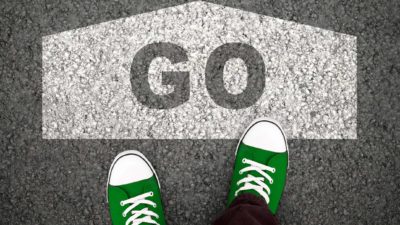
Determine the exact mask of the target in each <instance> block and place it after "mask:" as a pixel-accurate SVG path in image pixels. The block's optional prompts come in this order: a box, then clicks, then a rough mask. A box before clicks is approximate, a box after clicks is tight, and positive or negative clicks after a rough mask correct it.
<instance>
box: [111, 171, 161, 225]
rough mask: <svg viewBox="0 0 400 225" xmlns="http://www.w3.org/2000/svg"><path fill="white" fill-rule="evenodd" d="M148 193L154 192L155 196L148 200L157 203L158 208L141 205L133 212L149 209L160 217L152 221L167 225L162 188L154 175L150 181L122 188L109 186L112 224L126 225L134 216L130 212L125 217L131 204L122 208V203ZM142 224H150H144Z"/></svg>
mask: <svg viewBox="0 0 400 225" xmlns="http://www.w3.org/2000/svg"><path fill="white" fill-rule="evenodd" d="M148 192H153V196H150V197H147V198H146V200H150V201H152V202H154V203H156V205H157V206H156V207H155V208H154V207H153V206H152V205H147V204H140V205H138V206H137V207H135V208H134V209H133V210H135V211H137V210H141V209H144V208H148V209H149V210H150V211H153V212H154V213H156V214H157V215H158V216H159V218H158V219H157V218H156V217H152V219H153V220H154V221H156V222H157V223H159V224H160V225H165V219H164V211H163V207H162V203H161V194H160V188H159V186H158V182H157V178H156V177H155V176H154V175H153V176H152V177H151V178H149V179H146V180H141V181H138V182H133V183H130V184H124V185H120V186H112V185H108V199H109V200H108V201H109V209H110V215H111V221H112V224H113V225H125V223H126V221H127V220H128V218H129V217H130V216H131V215H132V214H131V212H129V213H128V214H127V215H126V216H125V217H124V216H123V212H124V210H125V209H127V208H128V207H129V206H130V205H131V204H126V205H124V206H121V201H124V200H128V199H130V198H133V197H136V196H139V195H141V194H144V193H148ZM142 217H144V216H143V215H142V216H141V217H139V218H142ZM142 224H149V223H142Z"/></svg>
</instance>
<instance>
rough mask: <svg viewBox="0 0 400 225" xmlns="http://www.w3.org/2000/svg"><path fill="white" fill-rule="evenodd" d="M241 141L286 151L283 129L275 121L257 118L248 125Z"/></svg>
mask: <svg viewBox="0 0 400 225" xmlns="http://www.w3.org/2000/svg"><path fill="white" fill-rule="evenodd" d="M243 143H244V144H246V145H249V146H252V147H256V148H260V149H264V150H268V151H272V152H286V149H287V148H286V139H285V136H284V133H283V130H282V129H281V128H280V126H279V125H278V124H277V123H276V122H273V121H269V120H259V121H256V122H254V123H253V124H252V125H250V127H249V129H248V130H247V132H246V134H245V135H244V137H243Z"/></svg>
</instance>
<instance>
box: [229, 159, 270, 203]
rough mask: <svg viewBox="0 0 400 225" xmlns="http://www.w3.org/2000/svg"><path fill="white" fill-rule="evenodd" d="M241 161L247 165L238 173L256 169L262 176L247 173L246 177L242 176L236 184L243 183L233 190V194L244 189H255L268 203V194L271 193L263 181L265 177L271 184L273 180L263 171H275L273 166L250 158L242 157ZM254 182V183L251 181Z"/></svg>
mask: <svg viewBox="0 0 400 225" xmlns="http://www.w3.org/2000/svg"><path fill="white" fill-rule="evenodd" d="M242 162H243V163H244V164H248V165H249V166H247V167H244V168H243V169H241V170H240V171H239V174H243V173H245V172H250V171H257V172H258V173H259V174H260V175H261V176H262V177H255V176H252V175H250V174H247V177H244V178H242V179H241V180H239V181H238V182H237V185H240V184H243V183H244V185H243V186H242V187H241V188H239V189H238V190H237V191H236V192H235V196H237V195H238V194H239V192H241V191H246V190H255V191H257V192H258V193H259V194H260V195H261V196H262V197H263V198H264V199H265V201H266V202H267V204H268V203H269V195H270V194H271V190H270V188H269V187H268V186H267V184H266V183H265V182H264V181H265V179H267V180H268V181H269V183H270V184H272V183H273V182H274V181H273V179H272V177H271V176H270V175H268V174H267V173H266V172H264V171H269V172H271V173H275V171H276V170H275V168H272V167H269V166H266V165H263V164H261V163H258V162H254V161H252V160H250V159H243V160H242ZM251 182H254V183H255V184H254V183H251Z"/></svg>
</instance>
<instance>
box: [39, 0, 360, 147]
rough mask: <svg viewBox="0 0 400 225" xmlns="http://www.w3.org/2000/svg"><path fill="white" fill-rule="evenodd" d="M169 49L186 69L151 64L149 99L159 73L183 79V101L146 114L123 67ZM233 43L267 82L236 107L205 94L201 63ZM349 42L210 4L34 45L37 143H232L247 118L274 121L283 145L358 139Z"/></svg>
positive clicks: (234, 77) (235, 82)
mask: <svg viewBox="0 0 400 225" xmlns="http://www.w3.org/2000/svg"><path fill="white" fill-rule="evenodd" d="M154 42H169V43H174V44H176V45H178V46H181V47H182V48H183V49H185V50H186V52H187V55H188V61H187V62H182V63H179V64H174V65H171V63H170V62H169V61H168V60H167V59H165V58H158V59H155V60H154V61H153V62H152V63H151V66H150V71H149V80H150V81H149V82H150V84H151V85H150V86H151V89H152V90H153V92H154V93H156V94H165V93H168V92H171V91H173V90H174V87H173V86H163V85H161V72H162V71H171V70H173V71H188V72H189V73H190V99H189V100H188V101H187V102H185V103H184V104H182V105H179V106H177V107H175V108H172V109H162V110H160V109H150V108H148V107H147V106H145V105H142V104H141V103H139V102H138V100H137V98H136V97H135V95H134V94H133V92H132V86H131V83H130V68H131V64H132V60H133V57H134V56H135V54H136V53H137V52H138V51H139V50H140V49H141V48H143V47H144V46H146V45H148V44H151V43H154ZM232 42H240V43H245V44H248V45H251V46H253V47H254V48H255V49H256V50H257V51H258V52H259V53H260V54H261V55H262V58H263V60H264V63H265V71H266V73H265V74H266V84H265V91H264V94H262V96H261V97H260V99H258V101H257V102H256V103H255V104H254V105H252V106H250V107H248V108H244V109H227V108H223V107H221V106H219V105H217V104H216V103H215V102H214V101H213V100H212V99H211V98H210V95H209V93H208V92H207V90H206V87H205V79H204V73H205V72H204V71H205V66H206V62H207V59H208V58H209V56H210V54H211V52H212V51H213V50H215V49H216V48H217V47H219V46H221V45H223V44H225V43H232ZM356 59H357V53H356V37H354V36H351V35H347V34H341V33H337V32H332V31H328V30H323V29H320V28H316V27H311V26H307V25H302V24H298V23H294V22H289V21H284V20H281V19H276V18H272V17H268V16H264V15H259V14H255V13H251V12H247V11H243V10H239V9H234V8H229V7H224V6H221V5H216V4H212V3H205V2H192V3H188V4H184V5H180V6H176V7H171V8H165V9H161V10H157V11H154V12H149V13H144V14H140V15H135V16H131V17H128V18H122V19H118V20H114V21H109V22H105V23H101V24H97V25H93V26H88V27H84V28H80V29H76V30H70V31H66V32H62V33H58V34H54V35H49V36H45V37H43V137H44V138H48V139H70V138H73V139H75V138H96V139H102V138H107V139H112V138H115V139H148V138H158V139H210V138H211V139H226V138H227V139H231V138H238V137H239V136H240V134H241V133H242V132H243V130H244V128H245V127H246V126H247V125H248V124H249V123H250V122H251V121H252V120H253V119H255V118H258V117H270V118H273V119H275V120H277V121H279V122H280V123H281V125H282V127H283V128H284V130H285V131H286V134H287V136H288V138H308V139H326V138H329V139H337V138H338V139H343V138H344V139H348V138H349V139H353V138H356V137H357V130H356V124H357V93H356V69H357V66H356ZM246 78H247V73H246V67H245V66H244V63H243V61H241V60H239V59H232V60H230V61H229V62H228V63H227V64H226V66H225V69H224V81H225V87H226V89H227V90H228V91H229V92H230V93H233V94H238V93H240V92H241V91H242V90H243V89H244V88H246Z"/></svg>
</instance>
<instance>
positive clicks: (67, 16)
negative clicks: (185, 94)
mask: <svg viewBox="0 0 400 225" xmlns="http://www.w3.org/2000/svg"><path fill="white" fill-rule="evenodd" d="M212 2H213V3H217V4H220V5H224V6H228V7H233V8H236V9H242V10H246V11H250V12H254V13H257V14H260V15H266V16H270V17H274V18H280V19H283V20H287V21H292V22H296V23H299V24H305V25H310V26H313V27H318V28H322V29H325V30H329V31H335V32H340V33H343V34H347V35H352V36H355V37H356V40H357V80H356V86H357V88H356V92H357V115H356V123H357V124H356V125H357V126H356V127H357V128H356V133H357V139H304V137H303V136H301V135H299V136H298V137H296V135H293V138H292V139H290V140H289V149H290V168H289V170H288V180H287V185H286V188H285V192H284V196H283V199H282V202H281V207H280V210H279V213H278V217H279V220H280V221H281V223H282V224H393V225H397V224H400V173H399V171H400V124H399V119H400V79H399V75H400V74H399V73H400V61H399V59H400V41H399V40H400V13H399V12H400V2H399V1H395V0H394V1H380V2H378V1H313V0H309V1H301V2H294V1H280V2H276V1H251V0H248V1H212ZM183 3H186V1H89V0H87V1H75V2H73V1H52V0H48V1H30V2H26V1H1V3H0V46H1V51H0V59H1V60H0V69H1V70H0V74H1V82H0V119H1V120H0V121H1V123H0V148H1V152H0V162H1V163H0V201H1V203H0V224H110V219H109V214H108V208H107V203H106V193H105V187H106V179H107V173H108V169H109V166H110V164H111V162H112V159H113V158H114V157H115V156H116V155H117V153H119V152H121V151H123V150H127V149H137V150H140V151H141V152H143V153H144V154H145V155H146V156H147V157H148V159H149V160H150V161H151V162H152V164H153V165H154V167H155V169H156V170H157V173H158V175H159V177H160V182H161V186H162V194H163V200H164V205H165V213H166V218H167V222H168V224H177V225H184V224H199V225H204V224H211V222H212V220H213V219H214V218H215V217H216V216H217V215H218V214H219V213H220V212H221V211H222V210H223V209H224V207H225V203H226V197H227V193H228V188H229V179H230V174H231V172H232V165H233V160H234V149H235V147H236V144H237V140H235V139H179V140H174V139H164V140H161V139H151V138H150V139H141V140H138V139H136V140H135V139H95V138H94V139H78V138H77V139H66V138H63V137H62V136H61V138H63V139H56V138H55V139H44V138H43V117H42V115H43V112H42V94H43V86H42V81H43V70H42V67H43V61H42V59H43V57H42V47H43V46H42V43H43V42H42V41H43V37H45V36H48V35H53V34H57V33H60V32H63V31H68V30H72V29H77V28H81V27H87V26H89V25H94V24H99V23H101V22H107V21H111V20H116V19H120V18H123V17H130V16H132V15H138V14H142V13H147V12H152V11H154V10H158V9H162V8H165V7H169V6H176V5H180V4H183ZM338 97H339V96H338ZM350 128H351V127H350ZM342 130H343V129H342ZM349 134H350V135H349V136H350V137H352V138H354V135H352V132H349ZM333 136H334V137H335V138H337V136H335V135H333Z"/></svg>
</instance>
